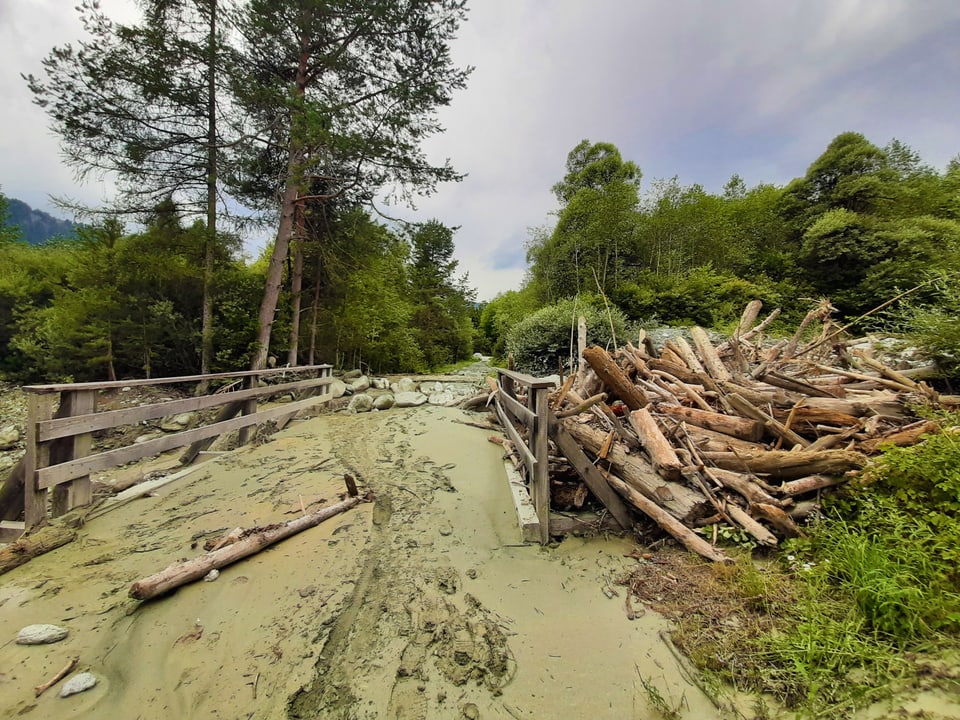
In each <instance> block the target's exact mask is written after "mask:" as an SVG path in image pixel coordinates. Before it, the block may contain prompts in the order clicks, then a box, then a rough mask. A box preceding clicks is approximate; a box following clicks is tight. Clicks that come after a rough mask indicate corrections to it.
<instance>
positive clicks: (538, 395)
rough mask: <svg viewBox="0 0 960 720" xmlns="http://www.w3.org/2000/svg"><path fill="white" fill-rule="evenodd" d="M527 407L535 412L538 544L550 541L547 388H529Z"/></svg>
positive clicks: (534, 483)
mask: <svg viewBox="0 0 960 720" xmlns="http://www.w3.org/2000/svg"><path fill="white" fill-rule="evenodd" d="M528 393H529V396H528V400H527V403H528V407H529V408H530V410H531V411H532V412H533V413H535V414H536V418H535V419H534V421H533V426H532V427H531V428H530V434H529V436H528V437H529V442H530V450H532V451H533V456H534V457H535V458H536V463H535V464H534V467H533V475H534V476H533V478H531V483H530V484H531V485H532V488H533V505H534V507H535V508H536V510H537V519H538V520H539V521H540V544H541V545H546V544H547V543H548V542H550V462H549V459H548V447H547V433H548V431H549V426H548V422H549V408H548V406H547V398H548V396H549V393H550V391H549V388H545V387H542V388H533V387H531V388H529V390H528Z"/></svg>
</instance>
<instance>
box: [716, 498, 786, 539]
mask: <svg viewBox="0 0 960 720" xmlns="http://www.w3.org/2000/svg"><path fill="white" fill-rule="evenodd" d="M727 513H728V514H729V515H730V518H731V519H732V520H733V521H734V522H735V523H737V525H739V526H740V527H742V528H743V529H744V530H746V531H747V532H748V533H749V534H750V535H752V536H753V537H754V538H755V539H756V541H757V542H758V543H760V544H761V545H765V546H766V547H776V546H777V536H776V535H774V534H773V533H772V532H770V531H769V530H767V529H766V528H765V527H764V526H763V525H761V524H760V523H758V522H757V521H756V520H754V519H753V518H752V517H750V515H749V514H748V513H747V511H746V510H744V509H742V508H741V507H740V506H738V505H735V504H734V503H730V504H728V505H727Z"/></svg>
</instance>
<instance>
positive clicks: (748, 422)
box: [657, 404, 765, 442]
mask: <svg viewBox="0 0 960 720" xmlns="http://www.w3.org/2000/svg"><path fill="white" fill-rule="evenodd" d="M657 411H658V412H659V413H661V414H663V415H669V416H671V417H673V418H676V419H678V420H684V421H686V422H688V423H691V424H693V425H697V426H699V427H703V428H707V429H708V430H713V431H714V432H719V433H723V434H724V435H730V436H731V437H735V438H740V439H741V440H747V441H749V442H758V441H759V440H760V439H761V438H762V437H763V433H764V431H765V428H764V426H763V423H760V422H757V421H756V420H752V419H749V418H742V417H738V416H736V415H723V414H722V413H714V412H707V411H706V410H698V409H697V408H688V407H680V406H679V405H664V404H661V405H658V406H657Z"/></svg>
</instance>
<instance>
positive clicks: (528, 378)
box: [497, 368, 556, 388]
mask: <svg viewBox="0 0 960 720" xmlns="http://www.w3.org/2000/svg"><path fill="white" fill-rule="evenodd" d="M497 372H498V373H499V374H500V375H505V376H506V377H508V378H510V379H511V380H514V381H516V382H518V383H520V384H521V385H525V386H526V387H529V388H552V387H556V383H555V382H554V381H553V380H551V379H549V378H535V377H533V376H532V375H527V374H526V373H521V372H517V371H516V370H507V369H506V368H497Z"/></svg>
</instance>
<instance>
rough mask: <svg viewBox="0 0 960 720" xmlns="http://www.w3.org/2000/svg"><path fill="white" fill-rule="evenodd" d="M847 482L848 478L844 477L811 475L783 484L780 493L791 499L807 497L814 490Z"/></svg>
mask: <svg viewBox="0 0 960 720" xmlns="http://www.w3.org/2000/svg"><path fill="white" fill-rule="evenodd" d="M846 481H847V480H846V478H843V477H836V476H830V475H810V476H809V477H802V478H798V479H796V480H790V481H789V482H785V483H783V485H781V486H780V492H782V493H783V494H784V495H787V496H789V497H795V496H797V495H805V494H806V493H808V492H813V491H814V490H820V489H822V488H827V487H832V486H834V485H841V484H843V483H845V482H846Z"/></svg>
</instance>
